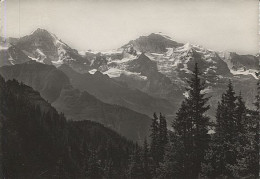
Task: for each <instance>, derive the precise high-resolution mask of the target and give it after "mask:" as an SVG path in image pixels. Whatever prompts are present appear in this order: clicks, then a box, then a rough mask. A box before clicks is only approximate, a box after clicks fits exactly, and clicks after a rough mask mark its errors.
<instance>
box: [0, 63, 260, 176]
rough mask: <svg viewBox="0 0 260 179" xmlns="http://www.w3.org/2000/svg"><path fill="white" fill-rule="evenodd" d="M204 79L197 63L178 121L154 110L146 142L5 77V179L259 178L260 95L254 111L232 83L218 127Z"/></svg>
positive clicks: (1, 94) (0, 94) (0, 87)
mask: <svg viewBox="0 0 260 179" xmlns="http://www.w3.org/2000/svg"><path fill="white" fill-rule="evenodd" d="M200 76H201V74H200V69H199V67H198V64H197V63H196V64H195V68H194V70H193V74H192V77H191V78H190V79H189V80H188V84H189V87H187V89H186V90H187V92H188V96H187V97H186V98H185V99H184V100H183V102H182V104H181V106H180V107H179V110H178V112H177V113H176V117H175V119H174V120H173V121H172V123H171V124H170V125H167V119H166V117H165V115H164V114H162V113H154V114H153V119H152V121H151V126H150V135H149V136H147V137H146V139H145V140H144V141H143V143H142V144H140V143H139V144H138V143H134V142H132V141H129V140H128V139H126V138H125V137H123V136H120V135H119V134H117V133H116V132H114V131H113V130H111V129H109V128H106V127H104V126H103V125H101V124H98V123H95V122H91V121H88V120H84V121H70V120H67V119H66V118H65V117H64V115H63V114H62V113H60V114H59V113H58V112H57V111H56V110H55V109H54V108H53V107H52V106H51V105H50V104H49V103H48V102H47V101H45V100H44V99H42V98H41V96H40V94H39V93H38V92H37V91H35V90H33V89H32V88H31V87H29V86H26V85H24V84H23V83H19V82H18V81H16V80H9V81H5V80H4V79H3V78H2V77H1V78H0V83H1V84H0V99H1V100H0V101H1V107H0V110H1V113H0V114H1V121H0V122H1V123H0V124H1V125H0V126H1V136H0V137H1V150H0V152H1V153H0V154H1V155H0V157H1V160H0V161H1V163H0V166H1V177H3V176H4V178H91V179H99V178H100V179H101V178H102V179H103V178H109V179H110V178H111V179H114V178H133V179H134V178H137V179H150V178H161V179H168V178H169V179H175V178H176V179H193V178H194V179H195V178H257V177H258V174H259V154H258V151H259V145H258V144H259V134H258V131H259V112H258V111H259V95H256V100H255V101H256V102H255V106H256V110H249V109H248V108H247V107H246V105H245V102H244V100H243V94H241V93H239V94H236V93H235V90H234V87H233V84H232V81H229V83H228V84H226V91H225V92H224V93H223V94H222V97H221V99H220V100H219V102H218V105H217V110H216V121H215V122H213V121H212V120H211V119H210V118H209V117H208V116H207V114H206V112H207V111H208V110H209V109H210V106H209V104H208V101H209V99H210V96H208V95H207V94H206V93H203V90H204V89H205V82H204V81H203V80H202V79H201V77H200ZM257 85H258V88H259V83H258V84H257ZM257 85H256V87H257ZM258 90H259V89H258ZM167 126H171V128H170V129H169V128H168V127H167Z"/></svg>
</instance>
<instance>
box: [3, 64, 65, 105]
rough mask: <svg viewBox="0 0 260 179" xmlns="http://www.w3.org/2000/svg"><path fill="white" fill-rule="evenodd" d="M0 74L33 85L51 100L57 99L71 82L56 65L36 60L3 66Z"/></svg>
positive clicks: (44, 96)
mask: <svg viewBox="0 0 260 179" xmlns="http://www.w3.org/2000/svg"><path fill="white" fill-rule="evenodd" d="M0 74H1V75H2V76H3V77H4V78H5V79H17V80H18V81H21V82H23V83H25V84H26V85H29V86H31V87H32V88H33V89H35V90H37V91H39V92H40V93H41V95H42V96H43V98H45V99H46V100H48V101H49V102H53V101H55V100H56V99H57V98H58V97H59V96H60V92H61V90H62V88H63V87H64V86H66V85H68V84H69V79H68V77H67V76H66V75H64V73H62V72H61V71H59V70H57V69H56V68H55V67H54V66H52V65H45V64H41V63H37V62H34V61H30V62H27V63H23V64H18V65H13V66H4V67H1V68H0Z"/></svg>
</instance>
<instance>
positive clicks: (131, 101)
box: [58, 65, 173, 116]
mask: <svg viewBox="0 0 260 179" xmlns="http://www.w3.org/2000/svg"><path fill="white" fill-rule="evenodd" d="M58 69H59V70H61V71H63V72H64V73H65V74H66V75H67V76H68V77H69V78H70V81H71V83H72V85H73V86H74V87H75V88H77V89H80V90H81V91H87V92H89V93H90V94H92V95H94V96H96V97H97V98H98V99H100V100H102V101H104V102H106V103H110V104H117V105H120V106H124V107H127V108H129V109H132V110H135V111H138V112H140V113H143V114H147V115H149V116H151V115H152V113H153V111H157V112H162V113H166V114H169V113H171V112H172V110H173V106H172V105H171V103H170V102H168V101H167V100H166V99H160V98H155V97H152V96H150V95H147V94H146V93H144V92H142V91H140V90H137V89H135V88H134V87H132V88H129V87H128V85H126V84H125V83H122V82H119V81H117V80H114V79H111V78H109V77H108V75H103V74H102V73H101V72H99V71H97V72H95V73H94V74H93V75H92V74H89V73H86V74H80V73H77V72H75V71H74V70H73V69H72V68H70V67H69V66H67V65H62V66H60V67H59V68H58Z"/></svg>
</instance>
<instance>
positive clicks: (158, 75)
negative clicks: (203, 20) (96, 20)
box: [0, 29, 259, 140]
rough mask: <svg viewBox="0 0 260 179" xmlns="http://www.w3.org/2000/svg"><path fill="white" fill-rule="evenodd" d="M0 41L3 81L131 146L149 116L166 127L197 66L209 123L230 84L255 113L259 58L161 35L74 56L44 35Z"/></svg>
mask: <svg viewBox="0 0 260 179" xmlns="http://www.w3.org/2000/svg"><path fill="white" fill-rule="evenodd" d="M0 41H1V42H0V45H1V47H0V66H2V67H1V68H0V74H1V75H3V77H4V78H6V79H12V78H15V79H17V80H18V81H22V82H23V83H25V84H27V85H29V86H32V87H33V88H34V89H35V90H37V91H39V92H40V94H41V96H42V97H43V98H44V99H46V100H48V101H49V102H51V103H52V105H53V106H54V107H56V108H57V110H58V111H60V112H63V113H64V114H65V115H66V116H67V117H68V118H69V119H72V120H85V119H90V120H94V121H98V122H101V123H103V124H105V126H108V127H111V128H113V129H115V130H116V131H118V132H119V133H120V134H122V135H124V136H127V137H129V138H130V139H133V140H139V139H141V138H144V137H147V136H148V135H149V130H148V128H149V125H150V118H149V117H148V116H152V114H153V112H162V113H163V114H165V115H166V116H167V119H168V123H169V122H170V121H172V119H173V118H174V116H175V113H176V111H177V110H178V108H179V106H180V104H181V101H182V100H183V99H184V98H185V97H187V93H185V88H186V87H187V80H188V79H189V77H190V75H191V72H192V70H193V68H194V64H195V63H198V66H199V69H200V72H201V77H202V79H203V80H204V81H205V82H206V85H207V88H206V90H205V92H206V93H207V94H208V96H211V98H210V101H209V103H210V105H211V110H210V111H209V112H208V115H209V116H211V117H212V119H213V120H214V116H215V110H216V105H217V102H218V101H219V100H220V97H221V94H222V93H223V92H224V91H225V89H226V85H227V83H228V80H232V82H233V85H234V87H235V89H236V90H237V92H239V91H241V93H242V94H243V96H244V98H245V100H246V104H247V105H248V107H249V108H253V101H254V97H255V94H256V92H255V86H256V78H257V77H256V75H255V73H256V72H257V71H258V70H259V55H239V54H237V53H235V52H218V51H214V50H209V49H206V48H203V47H201V46H199V45H194V44H190V43H179V42H176V41H175V40H174V39H172V38H170V37H169V36H166V35H164V34H162V33H152V34H150V35H148V36H141V37H139V38H137V39H135V40H131V41H130V42H129V43H127V44H125V45H122V46H121V47H119V48H118V49H114V50H111V51H105V52H95V51H91V50H88V51H85V52H78V51H77V50H75V49H73V48H72V47H70V46H69V45H67V44H66V43H65V42H63V41H62V40H61V39H59V38H58V37H57V36H56V35H54V34H52V33H50V32H48V31H47V30H44V29H37V30H35V31H34V32H32V33H31V34H30V35H27V36H24V37H22V38H19V39H16V38H6V39H5V38H1V39H0ZM249 89H250V90H249ZM104 112H106V114H107V115H104ZM169 124H170V123H169Z"/></svg>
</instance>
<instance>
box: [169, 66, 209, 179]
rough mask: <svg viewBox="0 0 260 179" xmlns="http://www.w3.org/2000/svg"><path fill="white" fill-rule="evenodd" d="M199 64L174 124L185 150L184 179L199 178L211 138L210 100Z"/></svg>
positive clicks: (189, 82)
mask: <svg viewBox="0 0 260 179" xmlns="http://www.w3.org/2000/svg"><path fill="white" fill-rule="evenodd" d="M199 75H200V73H199V69H198V65H197V63H196V64H195V68H194V71H193V74H192V78H191V79H190V81H188V84H189V87H188V88H187V91H188V93H189V96H188V98H186V99H185V100H184V101H183V103H182V105H181V108H180V109H179V111H178V112H177V117H176V119H175V121H174V123H173V128H174V130H175V134H176V135H177V136H178V137H179V138H180V140H182V142H183V148H184V153H185V154H184V159H183V160H184V164H183V165H184V171H185V176H183V178H198V177H199V173H200V171H201V163H202V161H203V159H204V156H205V151H206V150H207V148H208V144H209V141H210V137H209V135H208V127H209V118H208V117H207V116H206V115H205V112H206V111H207V110H208V109H209V106H208V105H207V104H206V103H207V102H208V100H209V98H208V97H205V94H204V93H203V92H202V91H203V90H204V89H205V83H203V82H201V79H200V77H199Z"/></svg>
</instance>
